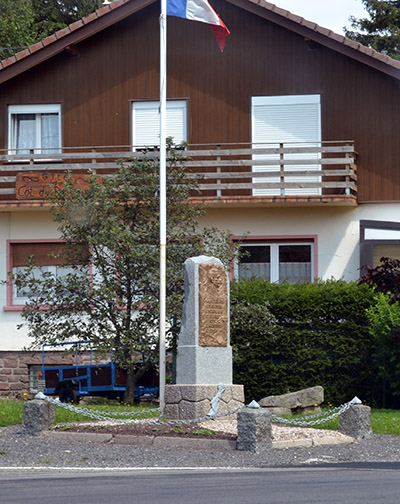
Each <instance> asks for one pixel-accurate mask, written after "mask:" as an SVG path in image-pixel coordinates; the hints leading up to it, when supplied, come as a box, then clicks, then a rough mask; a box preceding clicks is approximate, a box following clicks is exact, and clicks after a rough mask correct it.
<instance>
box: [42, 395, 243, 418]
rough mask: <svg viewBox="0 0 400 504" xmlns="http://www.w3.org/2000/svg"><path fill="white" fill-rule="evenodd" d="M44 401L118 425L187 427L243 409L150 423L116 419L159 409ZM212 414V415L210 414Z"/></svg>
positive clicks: (44, 397)
mask: <svg viewBox="0 0 400 504" xmlns="http://www.w3.org/2000/svg"><path fill="white" fill-rule="evenodd" d="M41 398H42V399H45V400H46V401H48V402H51V403H52V404H55V405H56V406H60V407H61V408H64V409H66V410H68V411H72V412H73V413H78V414H79V415H83V416H87V417H89V418H93V419H94V420H101V421H107V422H113V423H116V424H120V425H121V424H126V425H185V424H192V423H199V422H204V421H206V420H214V419H215V418H219V417H225V416H229V415H234V414H235V413H237V412H238V411H240V410H241V409H242V408H241V407H240V408H236V409H234V410H230V411H227V412H225V413H219V414H216V411H215V412H214V410H213V412H212V413H211V412H209V413H208V414H207V415H206V416H203V417H200V418H195V419H190V420H166V419H164V417H162V416H160V417H159V419H158V420H157V419H154V420H150V421H148V422H143V420H139V419H131V420H126V419H125V420H123V419H121V418H116V417H117V416H119V415H121V416H122V415H125V416H129V415H130V416H140V415H146V414H148V413H150V412H156V411H158V412H160V409H159V408H154V409H150V410H145V411H140V412H134V411H132V412H120V413H118V412H107V413H105V412H101V411H98V410H92V409H89V408H82V407H77V406H74V405H73V404H68V403H62V402H61V401H59V400H58V399H53V398H51V397H48V396H43V397H41ZM210 413H211V414H210Z"/></svg>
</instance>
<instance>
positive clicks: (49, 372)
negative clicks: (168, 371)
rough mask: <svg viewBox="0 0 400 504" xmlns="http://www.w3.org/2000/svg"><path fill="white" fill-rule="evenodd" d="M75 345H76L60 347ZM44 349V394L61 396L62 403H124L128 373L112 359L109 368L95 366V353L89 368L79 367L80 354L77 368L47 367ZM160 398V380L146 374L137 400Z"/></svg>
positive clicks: (137, 389) (88, 365)
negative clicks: (96, 399)
mask: <svg viewBox="0 0 400 504" xmlns="http://www.w3.org/2000/svg"><path fill="white" fill-rule="evenodd" d="M61 345H76V342H67V343H61ZM45 346H52V345H44V346H43V349H42V374H43V379H44V381H45V388H44V393H45V394H47V395H54V396H58V397H59V399H60V401H61V402H74V403H75V404H78V403H79V400H80V398H81V397H85V396H100V397H106V398H108V399H118V400H120V401H123V399H124V393H125V389H126V371H125V370H123V369H121V368H120V367H118V364H117V363H115V362H114V361H113V360H112V359H110V361H109V362H108V363H106V364H96V363H94V364H93V359H92V351H91V352H90V364H80V365H78V352H76V354H75V365H69V366H61V365H60V366H46V365H45V349H44V347H45ZM158 395H159V386H158V376H157V374H156V373H155V371H154V370H151V371H149V372H147V373H145V374H144V375H143V376H142V378H141V379H140V381H139V382H138V383H137V385H136V387H135V400H139V399H141V398H147V399H154V398H156V397H158Z"/></svg>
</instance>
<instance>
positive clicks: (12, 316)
mask: <svg viewBox="0 0 400 504" xmlns="http://www.w3.org/2000/svg"><path fill="white" fill-rule="evenodd" d="M54 238H59V233H58V231H57V226H56V225H55V223H54V222H53V220H52V219H51V217H50V214H49V212H48V211H45V210H38V211H15V212H1V213H0V279H1V280H5V279H6V278H7V255H6V251H7V247H6V244H7V240H11V239H14V240H39V239H54ZM0 304H1V309H0V350H21V349H22V348H24V347H27V346H29V345H30V343H31V341H30V339H29V338H28V337H27V332H26V330H25V329H24V328H22V329H17V325H18V324H19V323H20V322H21V320H22V319H21V315H20V312H10V311H4V308H3V307H4V306H6V286H5V285H1V286H0Z"/></svg>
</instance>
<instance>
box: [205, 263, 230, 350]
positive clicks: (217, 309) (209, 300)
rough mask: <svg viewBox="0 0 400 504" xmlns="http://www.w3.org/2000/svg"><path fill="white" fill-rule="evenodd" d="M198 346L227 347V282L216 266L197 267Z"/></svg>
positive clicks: (222, 271)
mask: <svg viewBox="0 0 400 504" xmlns="http://www.w3.org/2000/svg"><path fill="white" fill-rule="evenodd" d="M199 303H200V324H199V345H200V346H218V347H226V346H227V345H228V282H227V278H226V273H225V270H224V268H223V267H222V266H220V265H218V264H200V265H199Z"/></svg>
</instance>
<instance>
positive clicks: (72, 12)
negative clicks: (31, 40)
mask: <svg viewBox="0 0 400 504" xmlns="http://www.w3.org/2000/svg"><path fill="white" fill-rule="evenodd" d="M102 4H103V0H32V5H33V9H34V11H35V28H36V32H37V36H38V39H41V38H43V37H47V36H48V35H51V34H52V33H54V32H56V31H57V30H60V29H61V28H64V27H65V26H67V25H69V24H71V23H74V22H75V21H79V19H81V18H83V17H84V16H87V15H89V14H90V13H91V12H94V11H95V10H96V9H98V8H99V7H101V6H102Z"/></svg>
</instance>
